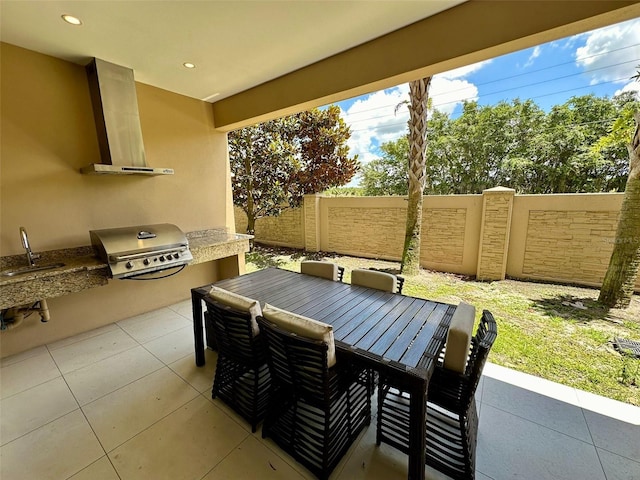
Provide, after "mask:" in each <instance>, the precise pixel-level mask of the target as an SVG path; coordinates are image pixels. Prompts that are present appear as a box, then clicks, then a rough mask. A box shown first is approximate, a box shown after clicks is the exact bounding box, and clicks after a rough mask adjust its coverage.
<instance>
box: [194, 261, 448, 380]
mask: <svg viewBox="0 0 640 480" xmlns="http://www.w3.org/2000/svg"><path fill="white" fill-rule="evenodd" d="M215 285H216V286H218V287H220V288H224V289H226V290H229V291H232V292H235V293H238V294H241V295H244V296H247V297H250V298H254V299H256V300H258V301H259V302H260V303H261V305H262V306H263V307H264V305H265V304H267V303H268V304H270V305H273V306H275V307H278V308H281V309H284V310H288V311H291V312H294V313H297V314H300V315H304V316H307V317H310V318H313V319H315V320H319V321H321V322H325V323H329V324H331V325H332V326H333V331H334V337H335V339H336V346H337V347H338V348H344V349H348V350H350V351H353V350H357V351H360V352H361V353H363V354H366V355H367V356H368V357H371V358H373V359H377V360H378V361H381V362H383V363H393V364H397V366H401V367H404V368H405V369H407V370H420V369H428V370H431V368H432V364H433V360H434V359H435V358H436V357H437V356H438V354H439V352H440V350H441V348H442V346H443V345H444V342H445V339H446V333H447V329H448V325H449V322H450V320H451V316H452V315H453V312H454V311H455V306H454V305H448V304H445V303H440V302H433V301H430V300H425V299H421V298H414V297H409V296H406V295H399V294H393V293H387V292H382V291H379V290H373V289H370V288H365V287H360V286H356V285H350V284H348V283H342V282H334V281H331V280H327V279H324V278H319V277H313V276H310V275H304V274H301V273H297V272H291V271H288V270H282V269H278V268H267V269H264V270H259V271H256V272H252V273H251V274H246V275H241V276H238V277H235V278H230V279H226V280H222V281H219V282H216V283H215ZM208 289H209V286H205V287H200V289H197V290H200V293H201V294H203V295H204V294H206V293H208ZM423 373H424V372H423Z"/></svg>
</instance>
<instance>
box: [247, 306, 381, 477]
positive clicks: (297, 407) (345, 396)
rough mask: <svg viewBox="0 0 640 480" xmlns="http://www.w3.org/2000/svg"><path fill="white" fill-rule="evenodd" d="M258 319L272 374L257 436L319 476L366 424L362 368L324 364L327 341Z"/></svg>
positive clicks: (342, 360)
mask: <svg viewBox="0 0 640 480" xmlns="http://www.w3.org/2000/svg"><path fill="white" fill-rule="evenodd" d="M266 311H267V310H266V307H265V314H266ZM258 323H259V325H260V329H261V331H262V334H263V335H264V336H265V339H266V343H267V346H268V351H269V368H270V369H271V372H272V376H273V390H272V397H271V401H270V403H269V410H268V414H267V416H266V418H265V422H264V425H263V428H262V436H263V437H271V438H273V440H274V441H275V442H276V443H277V444H278V445H279V446H280V448H282V449H283V450H284V451H285V452H287V453H288V454H289V455H291V456H292V457H293V458H295V459H296V460H297V461H299V462H300V463H301V464H303V465H304V466H305V467H306V468H308V469H309V470H310V471H311V472H312V473H313V474H314V475H316V476H317V477H318V478H320V479H322V480H324V479H326V478H328V477H329V475H330V474H331V472H332V471H333V470H334V468H335V467H336V465H337V464H338V462H339V461H340V459H341V458H342V457H343V456H344V454H345V453H346V452H347V450H348V449H349V448H350V446H351V445H352V444H353V442H354V441H355V440H356V438H357V436H358V434H359V433H360V431H361V430H362V429H363V428H364V427H365V426H366V425H369V423H370V420H371V398H370V396H369V395H368V394H367V375H366V371H365V370H364V369H359V368H356V367H355V366H353V365H352V364H351V363H350V362H349V361H348V359H347V358H340V359H339V360H337V361H336V363H335V365H333V366H331V367H329V359H328V357H329V350H330V346H329V344H328V343H327V342H325V341H322V340H318V339H312V338H307V337H304V336H302V335H299V334H296V333H293V332H291V331H288V330H285V329H283V328H280V327H279V326H277V325H276V324H275V323H272V322H271V321H269V320H267V319H265V318H264V317H258Z"/></svg>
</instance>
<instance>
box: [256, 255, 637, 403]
mask: <svg viewBox="0 0 640 480" xmlns="http://www.w3.org/2000/svg"><path fill="white" fill-rule="evenodd" d="M307 258H308V259H313V260H320V259H323V258H326V259H327V260H330V261H332V262H335V263H337V264H338V265H341V266H343V267H345V278H344V281H345V282H347V283H348V282H350V281H351V270H352V269H354V268H369V267H374V268H378V269H385V270H388V271H389V272H391V273H398V272H399V268H400V264H399V263H398V262H389V261H384V260H371V259H366V258H357V257H348V256H342V255H335V254H325V253H310V252H303V251H300V250H293V249H284V248H274V247H265V246H259V245H256V247H255V249H254V251H253V252H251V253H248V254H247V256H246V259H247V272H251V271H254V270H260V269H262V268H266V267H270V266H277V267H279V268H284V269H288V270H293V271H297V272H299V271H300V262H301V261H302V260H305V259H307ZM402 293H403V294H406V295H411V296H414V297H420V298H428V299H430V300H436V301H441V302H446V303H453V304H457V303H458V302H460V301H461V300H464V301H465V302H468V303H471V304H473V305H475V306H476V309H477V312H476V313H477V316H478V318H479V317H480V314H481V313H482V310H483V309H486V310H489V311H490V312H491V313H493V315H494V316H495V318H496V321H497V322H498V338H497V340H496V343H495V344H494V346H493V348H492V350H491V352H490V354H489V361H491V362H493V363H496V364H498V365H502V366H505V367H509V368H512V369H514V370H518V371H521V372H526V373H529V374H532V375H536V376H538V377H542V378H546V379H548V380H551V381H554V382H558V383H562V384H564V385H569V386H571V387H575V388H579V389H581V390H585V391H588V392H593V393H596V394H598V395H602V396H605V397H609V398H613V399H616V400H620V401H622V402H626V403H630V404H632V405H637V406H640V359H639V358H633V357H630V356H623V355H621V354H620V353H618V352H617V351H616V350H615V349H614V348H613V344H612V341H613V339H614V338H615V337H621V338H626V339H631V340H636V341H640V297H639V296H638V295H634V297H633V299H632V301H631V305H630V307H629V308H627V309H624V310H622V309H607V308H604V307H603V306H602V305H600V304H599V303H597V302H596V299H597V298H598V293H599V291H598V290H597V289H593V288H585V287H572V286H565V285H554V284H547V283H534V282H523V281H515V280H503V281H497V282H476V281H474V280H471V279H468V278H465V277H463V276H460V275H454V274H449V273H439V272H432V271H428V270H423V271H421V273H420V274H419V275H417V276H415V277H407V278H406V281H405V284H404V288H403V290H402ZM578 302H580V303H581V304H582V305H584V307H586V309H584V310H583V309H580V308H577V307H576V306H573V305H576V304H577V303H578Z"/></svg>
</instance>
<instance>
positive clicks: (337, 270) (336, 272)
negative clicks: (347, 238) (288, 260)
mask: <svg viewBox="0 0 640 480" xmlns="http://www.w3.org/2000/svg"><path fill="white" fill-rule="evenodd" d="M300 272H301V273H304V274H305V275H313V276H314V277H322V278H326V279H328V280H333V281H334V282H341V281H342V275H343V273H344V268H342V267H339V266H338V265H336V264H335V263H331V262H319V261H317V260H305V261H303V262H301V263H300Z"/></svg>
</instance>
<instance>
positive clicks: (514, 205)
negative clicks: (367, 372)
mask: <svg viewBox="0 0 640 480" xmlns="http://www.w3.org/2000/svg"><path fill="white" fill-rule="evenodd" d="M621 204H622V194H561V195H514V193H513V190H509V189H503V188H495V189H490V190H486V191H485V192H484V193H483V195H449V196H426V197H424V205H423V217H422V243H421V257H420V258H421V264H422V266H423V268H428V269H432V270H438V271H445V272H451V273H459V274H465V275H475V276H477V278H479V279H484V280H499V279H503V278H505V276H508V277H512V278H520V279H533V280H549V281H557V282H563V283H575V284H581V285H588V286H595V287H598V286H600V285H601V282H602V279H603V278H604V274H605V272H606V270H607V266H608V264H609V257H610V255H611V252H612V250H613V243H614V239H615V231H616V226H617V221H618V215H619V211H620V206H621ZM235 212H236V230H237V231H238V232H240V233H244V231H245V228H246V217H245V215H244V213H243V212H242V211H241V210H240V209H239V208H236V210H235ZM405 221H406V199H405V198H403V197H323V196H316V195H309V196H307V197H305V203H304V206H303V207H302V208H299V209H295V210H287V211H285V213H283V214H282V215H281V216H280V217H277V218H263V219H260V220H258V221H257V222H256V241H257V242H260V243H265V244H271V245H281V246H288V247H293V248H301V249H306V250H309V251H326V252H335V253H340V254H344V255H354V256H361V257H366V258H381V259H388V260H396V261H397V260H400V258H401V256H402V247H403V244H404V230H405ZM636 290H637V291H640V278H639V279H638V281H637V282H636Z"/></svg>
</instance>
